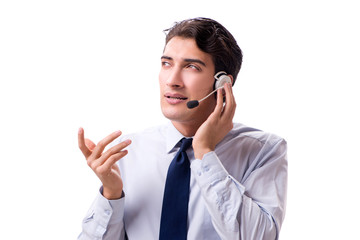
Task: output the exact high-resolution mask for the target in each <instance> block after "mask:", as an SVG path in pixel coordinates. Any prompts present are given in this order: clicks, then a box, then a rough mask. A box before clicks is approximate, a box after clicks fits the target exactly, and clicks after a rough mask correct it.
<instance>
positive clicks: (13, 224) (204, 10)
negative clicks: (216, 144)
mask: <svg viewBox="0 0 360 240" xmlns="http://www.w3.org/2000/svg"><path fill="white" fill-rule="evenodd" d="M355 3H356V1H350V0H341V1H331V0H328V1H325V0H324V1H319V0H303V1H289V0H287V1H285V0H284V1H279V0H273V1H226V0H224V1H211V0H206V1H194V0H191V1H185V0H184V1H157V2H154V1H146V0H144V1H124V2H120V1H89V0H86V1H85V0H84V1H79V0H71V1H70V0H63V1H45V0H44V1H40V0H33V1H16V0H13V1H6V0H4V1H1V2H0V81H1V83H0V110H1V117H0V121H1V124H0V159H1V162H0V184H1V185H0V191H1V198H0V201H1V202H0V229H1V230H0V231H1V233H0V234H1V239H52V240H54V239H55V240H56V239H61V240H63V239H75V238H76V237H77V235H78V233H79V232H80V228H81V221H82V218H83V217H84V215H85V213H86V211H87V209H88V207H89V206H90V204H91V202H92V200H93V198H94V196H95V194H96V192H97V190H98V187H99V181H98V180H97V179H96V176H95V175H94V174H93V173H92V172H91V170H90V169H89V168H88V167H87V165H86V162H85V161H84V159H83V157H82V155H81V153H80V151H79V150H78V148H77V130H78V128H79V127H80V126H82V127H84V128H85V133H86V136H87V137H89V138H91V139H93V140H94V141H95V142H96V141H99V140H100V139H101V138H103V137H105V136H106V135H107V134H109V133H110V132H112V131H115V130H118V129H120V130H122V131H123V132H124V133H128V132H133V131H137V130H141V129H144V128H146V127H148V126H153V125H156V124H160V123H164V122H166V121H167V120H166V119H165V118H164V117H163V116H162V114H161V111H160V107H159V92H158V82H157V78H158V71H159V68H160V56H161V53H162V49H163V46H164V33H163V32H162V30H164V29H166V28H168V27H170V26H171V25H172V24H173V22H175V21H179V20H182V19H185V18H190V17H197V16H205V17H211V18H214V19H216V20H218V21H219V22H220V23H222V24H223V25H224V26H226V27H227V28H228V29H229V30H230V31H231V32H232V33H233V35H234V36H235V38H236V39H237V41H238V44H239V45H240V47H241V48H242V50H243V53H244V63H243V67H242V70H241V71H240V74H239V77H238V82H237V83H236V85H235V87H234V92H235V95H236V100H237V104H238V107H237V113H236V115H235V119H234V121H236V122H242V123H245V124H247V125H250V126H253V127H256V128H260V129H263V130H265V131H269V132H273V133H276V134H278V135H280V136H282V137H284V138H285V139H286V140H287V141H288V148H289V149H288V158H289V191H288V207H287V214H286V218H285V222H284V224H283V228H282V231H281V239H292V240H294V239H354V238H355V236H358V235H359V233H358V228H359V220H358V219H359V214H360V210H359V207H358V205H359V202H360V196H359V187H358V184H359V182H360V177H359V175H360V174H359V167H360V164H359V161H360V157H359V154H358V152H359V151H358V149H359V146H358V145H359V143H360V141H359V134H360V128H359V122H360V117H359V114H358V112H359V103H360V99H359V93H358V92H359V85H358V84H357V83H356V82H358V81H359V80H360V74H359V66H360V60H359V56H360V47H359V43H360V37H359V22H360V17H359V16H360V15H359V7H357V5H356V4H355ZM144 181H146V179H144Z"/></svg>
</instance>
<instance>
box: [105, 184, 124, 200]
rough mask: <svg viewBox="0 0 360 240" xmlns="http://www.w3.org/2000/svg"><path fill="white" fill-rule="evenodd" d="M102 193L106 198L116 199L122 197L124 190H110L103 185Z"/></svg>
mask: <svg viewBox="0 0 360 240" xmlns="http://www.w3.org/2000/svg"><path fill="white" fill-rule="evenodd" d="M102 195H103V196H104V197H105V198H106V199H108V200H116V199H120V198H122V197H124V192H123V191H122V190H117V191H114V190H111V189H108V188H106V187H104V186H103V188H102Z"/></svg>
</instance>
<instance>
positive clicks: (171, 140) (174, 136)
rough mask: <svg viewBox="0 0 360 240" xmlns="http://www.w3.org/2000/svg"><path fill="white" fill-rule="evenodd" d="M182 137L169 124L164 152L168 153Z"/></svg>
mask: <svg viewBox="0 0 360 240" xmlns="http://www.w3.org/2000/svg"><path fill="white" fill-rule="evenodd" d="M183 137H184V136H183V135H182V134H181V133H180V132H179V131H178V130H177V129H176V128H175V127H174V125H173V124H172V123H171V122H170V123H169V124H168V126H167V130H166V135H165V138H166V151H167V153H170V152H171V150H173V149H174V147H175V146H176V144H178V143H179V141H180V140H181V139H182V138H183Z"/></svg>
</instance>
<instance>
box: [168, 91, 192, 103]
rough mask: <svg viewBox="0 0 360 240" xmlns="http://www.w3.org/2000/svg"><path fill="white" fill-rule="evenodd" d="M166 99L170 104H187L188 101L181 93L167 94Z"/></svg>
mask: <svg viewBox="0 0 360 240" xmlns="http://www.w3.org/2000/svg"><path fill="white" fill-rule="evenodd" d="M164 97H165V99H166V101H167V102H168V103H170V104H179V103H183V102H186V101H187V100H188V98H187V97H185V96H184V95H182V94H179V93H170V92H168V93H165V94H164Z"/></svg>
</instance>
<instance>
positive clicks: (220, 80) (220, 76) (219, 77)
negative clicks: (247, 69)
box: [186, 71, 231, 109]
mask: <svg viewBox="0 0 360 240" xmlns="http://www.w3.org/2000/svg"><path fill="white" fill-rule="evenodd" d="M214 78H215V79H216V82H215V90H214V91H212V92H211V93H209V94H208V95H207V96H206V97H204V98H202V99H200V100H192V101H189V102H187V103H186V105H187V107H188V108H189V109H192V108H195V107H197V106H199V103H200V102H201V101H203V100H205V99H207V98H208V97H209V96H210V95H211V94H213V93H214V92H216V91H217V90H218V89H221V88H224V85H225V83H231V79H230V77H229V76H228V75H227V74H226V72H224V71H221V72H218V73H217V74H215V76H214Z"/></svg>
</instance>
